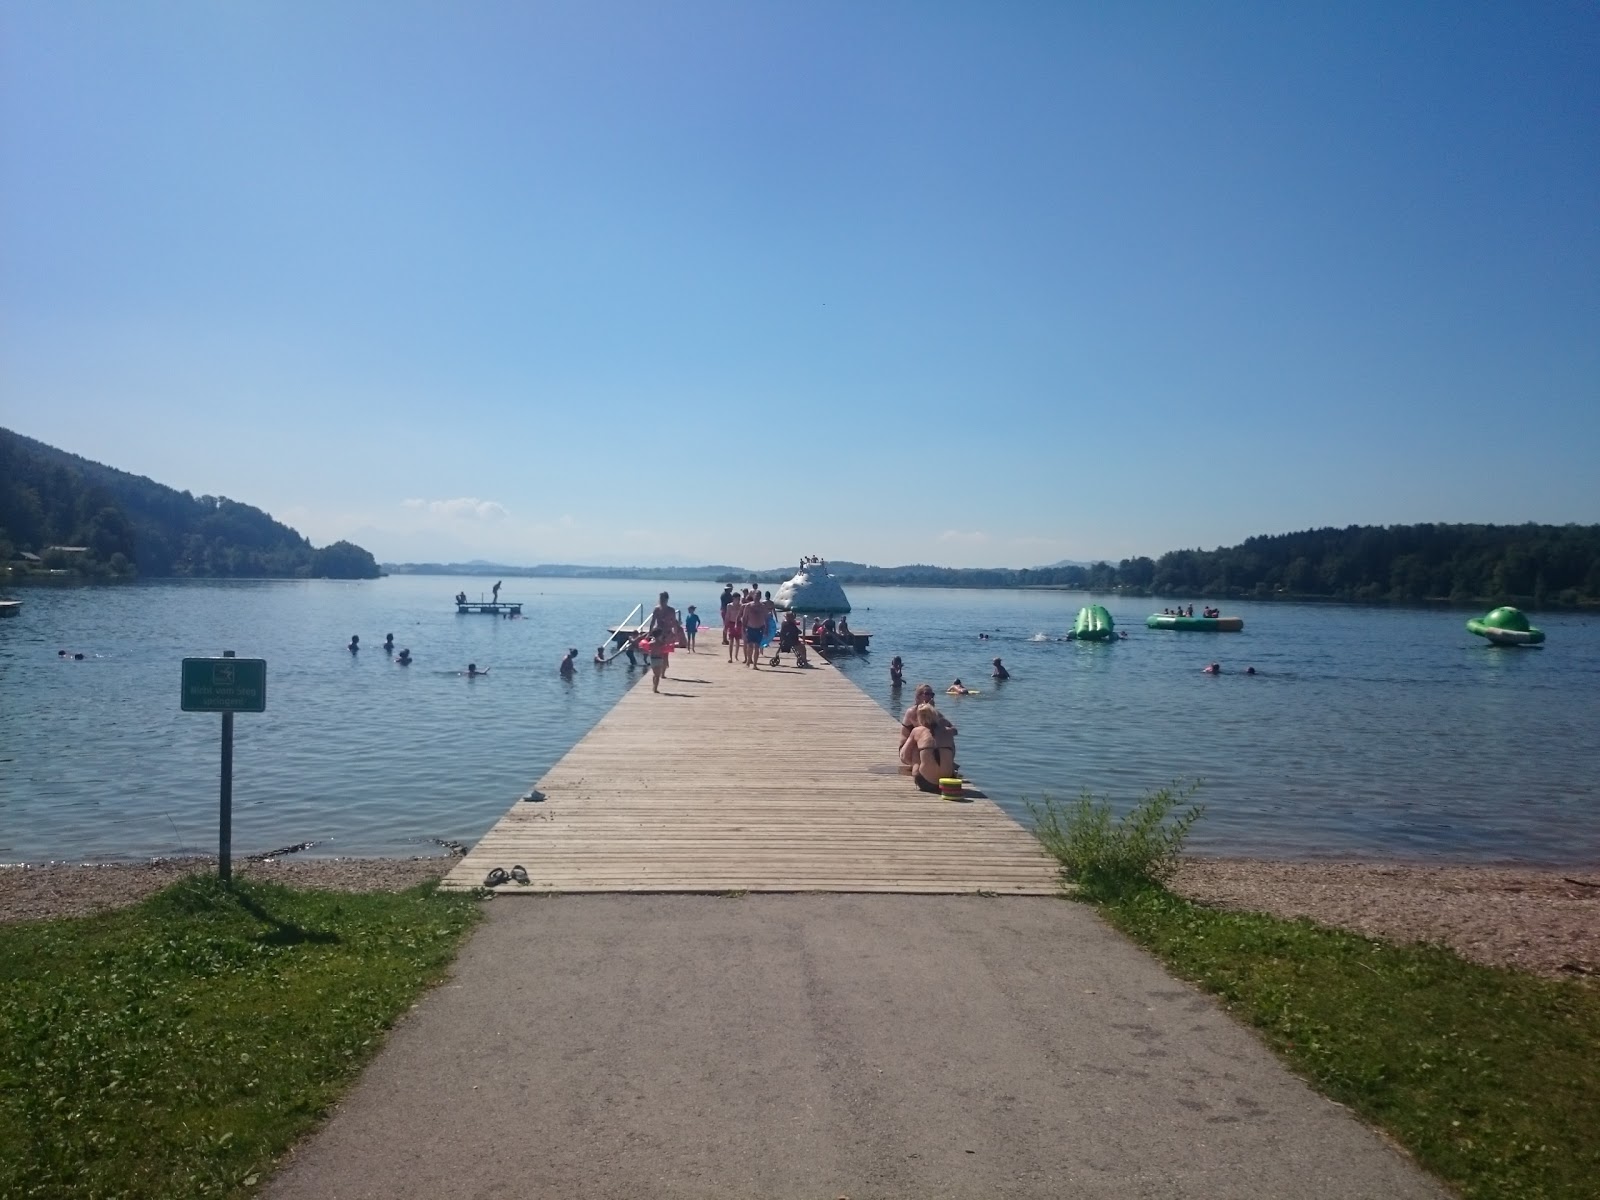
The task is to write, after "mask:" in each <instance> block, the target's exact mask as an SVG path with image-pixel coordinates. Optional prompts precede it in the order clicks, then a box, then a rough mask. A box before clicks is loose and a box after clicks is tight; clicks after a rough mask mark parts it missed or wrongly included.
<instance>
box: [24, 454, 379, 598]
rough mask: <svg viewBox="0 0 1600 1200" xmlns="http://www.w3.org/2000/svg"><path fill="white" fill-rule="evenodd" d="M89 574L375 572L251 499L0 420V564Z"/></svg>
mask: <svg viewBox="0 0 1600 1200" xmlns="http://www.w3.org/2000/svg"><path fill="white" fill-rule="evenodd" d="M23 553H27V554H31V555H34V556H36V557H37V558H38V559H39V560H40V562H39V565H40V566H42V567H46V568H61V569H67V570H72V571H76V572H78V573H80V574H83V575H87V576H92V577H106V578H113V577H128V576H132V575H135V574H137V575H140V576H143V577H146V578H150V577H155V578H161V577H166V576H192V577H196V578H203V577H235V578H240V577H245V578H284V577H290V578H293V577H299V578H318V579H375V578H377V576H378V574H379V572H378V564H377V563H376V562H375V561H374V560H373V557H372V555H370V554H368V553H367V552H366V551H365V550H363V549H362V548H361V547H360V546H357V545H354V544H352V543H350V542H335V543H333V545H331V546H324V547H323V548H322V549H320V550H318V549H315V548H313V547H312V545H311V543H310V542H308V541H307V540H306V539H305V538H304V537H302V536H301V535H300V534H299V533H298V532H296V531H295V530H293V529H291V528H289V526H287V525H284V524H282V523H281V522H278V521H274V520H273V519H272V518H271V517H270V516H268V515H267V514H266V513H264V512H262V511H261V510H260V509H259V508H252V507H251V506H250V505H248V504H241V503H239V502H238V501H236V500H229V499H228V498H227V497H226V496H193V495H191V494H189V493H188V492H180V491H176V490H174V489H173V488H170V487H167V486H165V485H164V484H160V483H156V482H155V481H154V480H150V479H146V478H145V477H144V476H143V475H132V474H130V473H128V472H127V471H119V470H117V469H116V468H115V467H108V466H105V465H103V464H101V463H97V462H91V461H90V460H89V459H86V458H80V457H79V456H78V455H76V454H69V453H68V452H67V451H65V450H58V449H56V448H55V447H54V446H47V445H45V444H44V443H43V442H37V441H34V440H33V439H32V438H28V437H23V436H22V435H21V434H19V433H13V432H12V431H11V430H9V429H0V564H3V563H5V562H7V561H10V560H12V559H13V557H14V556H17V557H20V555H21V554H23Z"/></svg>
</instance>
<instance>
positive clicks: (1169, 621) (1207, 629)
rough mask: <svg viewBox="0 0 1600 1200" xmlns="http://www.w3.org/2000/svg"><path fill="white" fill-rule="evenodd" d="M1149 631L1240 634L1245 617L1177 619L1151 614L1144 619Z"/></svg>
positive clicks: (1171, 616) (1166, 614) (1162, 614)
mask: <svg viewBox="0 0 1600 1200" xmlns="http://www.w3.org/2000/svg"><path fill="white" fill-rule="evenodd" d="M1144 623H1145V627H1146V628H1147V629H1176V630H1178V631H1179V632H1180V633H1239V632H1240V631H1241V630H1243V629H1244V618H1243V617H1177V616H1173V615H1172V614H1171V613H1151V614H1150V615H1149V616H1148V617H1146V618H1145V619H1144Z"/></svg>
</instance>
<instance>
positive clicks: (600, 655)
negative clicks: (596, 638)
mask: <svg viewBox="0 0 1600 1200" xmlns="http://www.w3.org/2000/svg"><path fill="white" fill-rule="evenodd" d="M610 661H611V660H610V659H608V658H607V657H606V648H605V647H604V646H596V647H595V648H594V665H595V666H597V667H603V666H605V665H606V663H608V662H610Z"/></svg>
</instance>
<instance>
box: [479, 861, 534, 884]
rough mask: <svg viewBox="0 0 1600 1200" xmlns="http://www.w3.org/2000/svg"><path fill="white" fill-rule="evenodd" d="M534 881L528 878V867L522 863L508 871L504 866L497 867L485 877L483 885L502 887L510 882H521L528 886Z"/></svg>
mask: <svg viewBox="0 0 1600 1200" xmlns="http://www.w3.org/2000/svg"><path fill="white" fill-rule="evenodd" d="M532 882H533V881H532V880H530V879H529V878H528V869H527V868H526V867H524V866H523V865H522V864H521V863H518V864H517V865H516V866H514V867H512V868H511V870H510V871H507V870H506V869H505V868H504V867H496V868H495V869H494V870H492V871H490V872H489V873H488V874H487V875H485V876H484V877H483V886H484V887H486V888H492V887H501V886H503V885H505V884H508V883H517V884H521V885H522V886H523V887H527V886H528V885H529V884H530V883H532Z"/></svg>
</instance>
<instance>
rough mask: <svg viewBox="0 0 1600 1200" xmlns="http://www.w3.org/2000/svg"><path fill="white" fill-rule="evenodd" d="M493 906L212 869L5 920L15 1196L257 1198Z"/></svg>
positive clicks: (5, 1151) (3, 1080)
mask: <svg viewBox="0 0 1600 1200" xmlns="http://www.w3.org/2000/svg"><path fill="white" fill-rule="evenodd" d="M476 916H477V909H476V906H475V905H474V903H473V902H472V901H471V899H470V898H466V897H459V896H449V895H446V894H443V893H436V892H435V891H434V889H433V888H432V886H431V885H429V886H426V887H422V888H416V889H413V890H411V891H409V892H404V893H400V894H393V893H366V894H360V895H352V894H347V893H337V892H309V891H295V890H291V889H289V888H284V887H280V886H277V885H275V884H266V883H255V882H251V881H243V882H236V883H235V884H234V886H233V887H232V888H231V889H228V888H224V887H222V885H221V884H220V883H219V882H218V881H217V880H216V879H214V878H209V877H203V876H194V877H191V878H189V879H186V880H183V881H182V882H179V883H177V884H175V885H173V886H172V887H170V888H168V889H166V890H165V891H163V892H161V893H159V894H157V895H155V896H153V897H151V898H150V899H149V900H147V901H145V902H144V903H143V904H140V905H138V906H136V907H134V908H130V909H125V910H122V911H120V912H115V913H110V914H106V915H103V916H96V917H87V918H76V919H64V920H56V921H41V922H32V923H27V924H20V925H10V926H0V1195H3V1196H17V1197H32V1196H40V1197H42V1196H63V1195H71V1196H74V1197H84V1198H85V1200H94V1198H97V1197H113V1196H115V1197H163V1198H165V1197H172V1198H179V1197H199V1196H231V1195H240V1194H244V1193H245V1192H247V1191H249V1190H250V1189H251V1188H252V1187H253V1186H254V1185H255V1184H256V1183H257V1182H259V1181H260V1180H263V1179H264V1178H265V1177H266V1173H267V1171H268V1170H269V1169H270V1167H271V1165H272V1163H273V1161H274V1160H275V1159H276V1158H277V1157H278V1156H279V1155H280V1154H282V1153H283V1151H284V1150H286V1149H287V1148H288V1147H289V1146H290V1145H291V1144H292V1142H293V1141H294V1139H295V1138H296V1137H297V1136H299V1135H300V1134H301V1133H303V1132H305V1131H306V1130H307V1129H308V1128H309V1127H310V1126H311V1125H313V1124H314V1123H315V1122H316V1121H317V1120H318V1118H319V1117H320V1116H322V1114H323V1113H324V1112H326V1111H327V1109H328V1107H329V1105H330V1104H331V1103H332V1102H333V1101H334V1100H335V1099H336V1098H337V1096H338V1095H339V1094H340V1092H341V1091H342V1090H343V1088H344V1087H345V1086H346V1085H347V1084H348V1082H349V1081H350V1080H351V1079H352V1078H353V1077H354V1075H355V1073H356V1072H357V1071H358V1070H359V1069H360V1067H361V1066H362V1065H363V1064H364V1063H365V1062H366V1061H367V1060H368V1059H369V1058H370V1057H371V1055H372V1054H373V1052H374V1051H375V1050H376V1048H377V1046H378V1045H379V1044H380V1042H381V1040H382V1037H383V1034H384V1031H385V1030H387V1029H388V1028H389V1027H390V1026H391V1025H392V1024H393V1023H394V1021H395V1020H396V1019H397V1018H398V1017H399V1016H400V1015H401V1014H402V1013H404V1012H405V1011H406V1009H407V1008H408V1007H409V1006H410V1004H411V1003H412V1001H413V1000H414V999H415V997H416V996H417V994H418V993H419V992H420V991H421V990H422V989H423V988H425V987H427V986H428V985H429V984H431V983H433V982H435V981H436V980H438V979H439V978H440V977H441V976H442V974H443V973H444V971H445V969H446V967H447V966H448V964H449V962H450V960H451V959H452V958H453V957H454V954H455V950H456V947H457V946H458V945H459V943H460V941H461V939H462V937H463V935H464V934H465V933H466V931H467V929H468V928H469V927H470V926H471V925H472V923H473V921H474V920H475V919H476Z"/></svg>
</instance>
